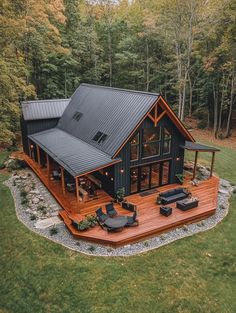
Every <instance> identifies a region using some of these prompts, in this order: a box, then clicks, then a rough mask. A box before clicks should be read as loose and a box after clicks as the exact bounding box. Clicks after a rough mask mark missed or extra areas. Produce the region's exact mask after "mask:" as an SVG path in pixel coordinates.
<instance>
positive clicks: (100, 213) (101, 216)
mask: <svg viewBox="0 0 236 313" xmlns="http://www.w3.org/2000/svg"><path fill="white" fill-rule="evenodd" d="M96 215H97V220H98V223H99V224H100V225H101V224H103V223H104V222H105V220H106V219H107V218H108V215H107V214H105V213H103V211H102V208H98V209H97V210H96Z"/></svg>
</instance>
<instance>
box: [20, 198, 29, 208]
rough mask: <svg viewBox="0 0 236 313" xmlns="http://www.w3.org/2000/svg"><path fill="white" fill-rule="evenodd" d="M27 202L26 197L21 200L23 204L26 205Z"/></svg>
mask: <svg viewBox="0 0 236 313" xmlns="http://www.w3.org/2000/svg"><path fill="white" fill-rule="evenodd" d="M28 203H29V201H28V199H26V198H24V199H22V200H21V204H22V205H24V206H26V205H28Z"/></svg>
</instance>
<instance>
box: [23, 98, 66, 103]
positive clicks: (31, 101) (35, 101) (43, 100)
mask: <svg viewBox="0 0 236 313" xmlns="http://www.w3.org/2000/svg"><path fill="white" fill-rule="evenodd" d="M68 100H71V98H63V99H38V100H37V99H35V100H25V101H21V102H20V103H21V104H28V103H38V102H46V101H47V102H52V101H68Z"/></svg>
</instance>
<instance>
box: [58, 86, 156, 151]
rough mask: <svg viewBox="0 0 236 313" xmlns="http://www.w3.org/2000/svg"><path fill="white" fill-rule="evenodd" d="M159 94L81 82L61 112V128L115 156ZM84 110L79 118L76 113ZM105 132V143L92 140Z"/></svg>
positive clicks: (59, 126) (59, 124)
mask: <svg viewBox="0 0 236 313" xmlns="http://www.w3.org/2000/svg"><path fill="white" fill-rule="evenodd" d="M158 98H159V94H154V93H147V92H139V91H133V90H125V89H117V88H110V87H103V86H95V85H88V84H81V85H80V86H79V88H78V89H77V90H76V91H75V93H74V94H73V96H72V98H71V101H70V104H69V105H68V106H67V108H66V110H65V112H64V114H63V115H62V117H61V119H60V121H59V123H58V126H57V127H58V128H59V129H61V130H63V131H65V132H67V133H69V134H71V135H73V136H74V137H77V138H79V139H81V140H82V141H84V142H86V143H88V144H89V145H92V146H93V147H95V148H97V149H98V150H100V151H103V152H105V153H106V154H108V155H110V156H113V155H114V154H115V152H116V151H117V150H118V149H119V148H120V146H121V145H122V144H123V142H124V141H125V140H126V139H127V137H128V136H129V135H130V134H131V132H132V131H133V130H134V129H135V127H136V126H137V125H138V123H139V122H140V121H141V120H142V118H143V117H144V116H145V114H147V113H148V111H149V110H150V109H151V108H152V106H153V105H154V103H155V102H156V101H157V99H158ZM76 112H79V113H82V114H81V116H80V118H79V121H77V120H76V119H75V118H73V116H75V113H76ZM97 132H101V133H103V134H106V135H107V136H106V139H105V140H104V141H103V142H102V143H98V142H96V141H94V140H93V138H94V136H95V135H96V134H97Z"/></svg>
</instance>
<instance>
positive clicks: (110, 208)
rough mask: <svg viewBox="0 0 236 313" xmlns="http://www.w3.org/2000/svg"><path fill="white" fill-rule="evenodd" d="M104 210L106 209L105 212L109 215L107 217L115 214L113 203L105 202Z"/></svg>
mask: <svg viewBox="0 0 236 313" xmlns="http://www.w3.org/2000/svg"><path fill="white" fill-rule="evenodd" d="M106 211H107V214H108V215H109V217H113V216H116V215H117V212H116V210H115V208H114V206H113V203H108V204H106Z"/></svg>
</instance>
